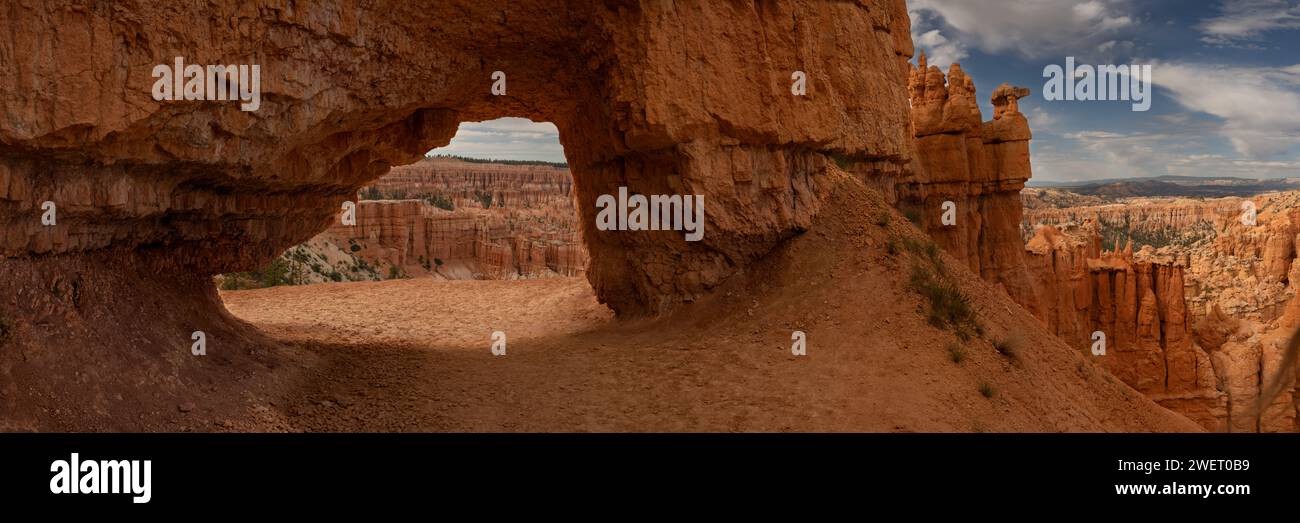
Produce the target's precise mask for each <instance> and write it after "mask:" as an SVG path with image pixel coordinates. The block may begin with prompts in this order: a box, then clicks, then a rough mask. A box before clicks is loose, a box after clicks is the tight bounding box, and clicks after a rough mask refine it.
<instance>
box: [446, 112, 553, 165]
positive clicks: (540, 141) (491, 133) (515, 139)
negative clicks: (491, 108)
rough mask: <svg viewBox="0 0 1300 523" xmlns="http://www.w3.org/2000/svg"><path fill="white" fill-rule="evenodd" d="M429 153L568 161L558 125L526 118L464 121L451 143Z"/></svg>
mask: <svg viewBox="0 0 1300 523" xmlns="http://www.w3.org/2000/svg"><path fill="white" fill-rule="evenodd" d="M428 154H430V155H435V154H449V155H454V156H467V157H471V158H487V159H496V160H540V161H547V162H563V161H565V158H564V148H563V147H562V146H561V145H560V132H559V130H558V129H556V127H555V124H552V123H550V122H533V121H530V120H528V119H525V118H501V119H497V120H489V121H486V122H464V123H461V124H460V128H459V129H457V130H456V136H454V137H452V139H451V143H448V144H447V145H446V146H444V147H439V148H437V149H434V150H432V151H429V152H428Z"/></svg>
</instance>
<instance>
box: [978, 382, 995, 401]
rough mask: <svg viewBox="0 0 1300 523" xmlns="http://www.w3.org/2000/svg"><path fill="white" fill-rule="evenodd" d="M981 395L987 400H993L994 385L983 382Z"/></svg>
mask: <svg viewBox="0 0 1300 523" xmlns="http://www.w3.org/2000/svg"><path fill="white" fill-rule="evenodd" d="M980 394H981V395H983V396H984V397H985V398H992V397H993V386H992V385H989V383H988V382H987V381H981V382H980Z"/></svg>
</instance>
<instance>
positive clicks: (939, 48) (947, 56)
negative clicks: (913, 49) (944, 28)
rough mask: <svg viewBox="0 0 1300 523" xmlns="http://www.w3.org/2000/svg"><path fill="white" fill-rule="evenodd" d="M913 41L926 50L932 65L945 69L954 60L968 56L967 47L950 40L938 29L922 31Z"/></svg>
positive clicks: (958, 60)
mask: <svg viewBox="0 0 1300 523" xmlns="http://www.w3.org/2000/svg"><path fill="white" fill-rule="evenodd" d="M913 41H914V42H915V43H916V46H917V47H919V48H920V49H921V50H923V51H925V54H926V58H927V59H928V60H929V64H930V65H936V66H939V68H940V69H943V70H945V71H946V70H948V66H949V65H952V63H953V62H960V61H962V59H964V58H966V56H967V53H966V48H964V47H962V46H961V45H959V44H957V43H956V42H952V41H949V40H948V39H947V38H945V37H944V36H943V34H942V33H940V32H939V30H938V29H932V30H930V31H926V32H924V33H921V35H920V36H917V37H916V38H913Z"/></svg>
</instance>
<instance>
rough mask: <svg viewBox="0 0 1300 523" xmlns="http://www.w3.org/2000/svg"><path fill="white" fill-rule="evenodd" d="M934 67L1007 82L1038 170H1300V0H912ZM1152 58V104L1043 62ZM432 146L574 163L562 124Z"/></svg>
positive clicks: (515, 123) (1260, 174) (467, 135)
mask: <svg viewBox="0 0 1300 523" xmlns="http://www.w3.org/2000/svg"><path fill="white" fill-rule="evenodd" d="M908 6H909V10H910V14H911V17H912V39H913V41H914V42H915V43H916V47H917V50H918V51H925V52H926V53H927V54H928V55H929V57H930V64H931V65H938V66H940V67H942V68H943V69H944V70H945V71H946V70H947V67H948V65H949V64H950V63H952V62H953V61H957V62H960V63H961V64H962V68H963V69H964V70H965V71H966V72H967V73H968V74H969V75H970V76H971V77H972V78H973V79H974V80H975V84H976V89H977V92H978V96H979V99H980V103H981V107H982V109H983V112H984V117H985V118H986V119H988V118H991V117H992V113H993V109H992V107H991V106H990V104H989V101H988V95H989V93H990V92H992V90H993V88H994V87H996V86H997V85H998V84H1001V83H1002V82H1009V83H1011V84H1013V85H1019V86H1024V87H1029V88H1030V89H1031V90H1032V91H1033V94H1032V95H1031V96H1030V97H1029V98H1026V99H1024V100H1022V101H1021V105H1020V107H1021V110H1022V111H1023V112H1024V113H1025V114H1026V115H1027V116H1028V117H1029V120H1030V126H1031V128H1032V129H1033V132H1034V141H1033V142H1032V148H1033V149H1032V153H1033V163H1034V179H1035V180H1038V181H1074V180H1095V179H1104V178H1126V177H1142V176H1160V175H1165V174H1175V175H1191V176H1218V175H1228V176H1244V177H1254V178H1274V177H1283V176H1300V0H909V1H908ZM1067 56H1073V57H1075V58H1076V61H1077V62H1078V63H1079V64H1090V65H1098V64H1116V65H1119V64H1150V65H1151V66H1152V71H1153V79H1154V83H1155V93H1154V97H1153V99H1152V106H1151V110H1150V111H1148V112H1133V111H1132V110H1131V105H1130V104H1129V103H1128V102H1100V101H1094V102H1067V101H1047V100H1045V99H1044V98H1043V83H1044V81H1045V79H1044V78H1043V68H1044V67H1045V66H1047V65H1051V64H1056V65H1064V64H1065V58H1066V57H1067ZM432 152H433V153H434V154H456V155H462V156H472V157H479V158H498V159H511V160H544V161H553V162H562V161H564V153H563V149H562V148H561V147H560V144H559V135H558V132H557V131H556V129H555V126H554V125H552V124H550V123H534V122H530V121H528V120H525V119H521V118H504V119H501V120H493V121H490V122H467V123H463V124H461V127H460V131H459V132H458V133H457V135H456V137H455V138H454V139H452V141H451V143H450V144H449V145H448V146H447V147H443V148H440V149H435V150H434V151H432Z"/></svg>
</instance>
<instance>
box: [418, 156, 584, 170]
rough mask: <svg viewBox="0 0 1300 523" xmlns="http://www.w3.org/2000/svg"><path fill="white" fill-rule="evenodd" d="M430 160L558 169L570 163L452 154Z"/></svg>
mask: <svg viewBox="0 0 1300 523" xmlns="http://www.w3.org/2000/svg"><path fill="white" fill-rule="evenodd" d="M429 158H450V159H453V160H460V161H462V162H469V163H499V164H502V165H543V166H547V167H554V168H556V169H568V168H569V163H568V162H543V161H540V160H486V159H483V158H467V157H464V156H455V155H451V154H435V155H433V156H430V157H429Z"/></svg>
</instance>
